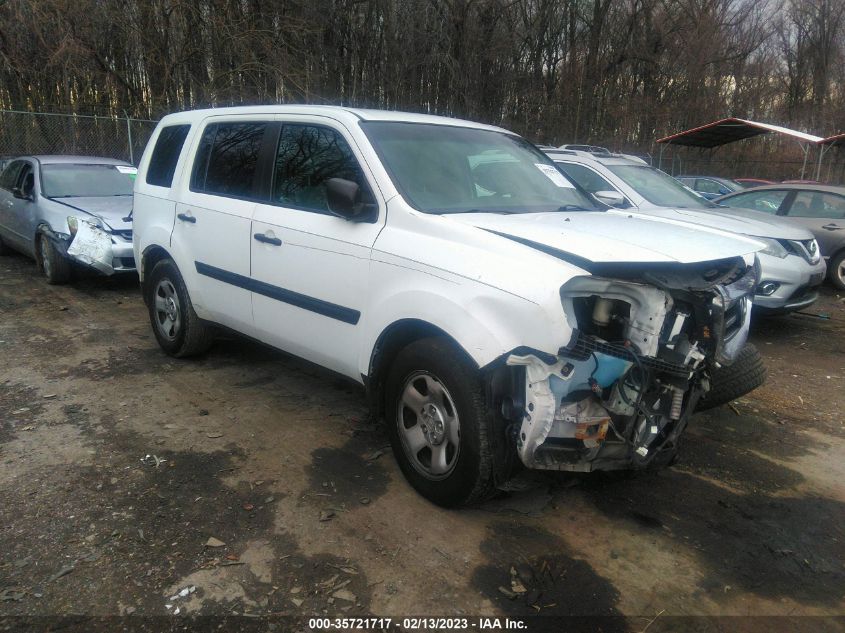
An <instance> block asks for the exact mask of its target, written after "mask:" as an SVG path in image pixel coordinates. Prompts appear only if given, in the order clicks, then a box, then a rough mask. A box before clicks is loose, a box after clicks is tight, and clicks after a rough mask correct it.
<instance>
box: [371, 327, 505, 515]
mask: <svg viewBox="0 0 845 633" xmlns="http://www.w3.org/2000/svg"><path fill="white" fill-rule="evenodd" d="M385 420H386V422H387V429H388V435H389V436H390V443H391V445H392V446H393V452H394V454H395V455H396V460H397V461H398V463H399V467H400V468H401V469H402V472H403V474H404V475H405V477H406V478H407V479H408V481H409V482H410V483H411V485H412V486H413V487H414V488H415V489H416V490H417V491H418V492H419V493H420V494H422V495H423V496H424V497H426V498H427V499H429V500H430V501H433V502H434V503H436V504H438V505H442V506H446V507H455V506H460V505H467V504H472V503H477V502H479V501H482V500H484V499H485V498H487V497H489V496H490V495H491V494H492V493H493V492H494V491H495V486H494V482H495V477H496V473H497V471H498V469H499V465H498V464H497V461H498V460H497V459H496V457H495V453H496V451H494V450H493V443H494V441H495V438H494V433H495V432H496V428H497V424H496V417H495V414H494V413H493V412H492V411H490V410H488V407H487V406H486V400H485V393H484V386H483V383H482V380H481V377H480V375H479V373H478V370H477V368H475V367H474V366H473V365H472V363H471V362H470V361H469V359H467V358H466V357H465V356H464V354H463V353H461V352H460V351H459V350H457V349H455V347H454V345H453V344H451V343H450V342H449V341H447V340H446V339H443V338H426V339H421V340H419V341H415V342H414V343H411V344H410V345H408V346H407V347H405V348H404V349H402V350H401V351H400V352H399V354H398V355H397V357H396V360H395V361H394V362H393V365H392V366H391V367H390V371H389V375H388V378H387V381H386V384H385Z"/></svg>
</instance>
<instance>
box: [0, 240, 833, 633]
mask: <svg viewBox="0 0 845 633" xmlns="http://www.w3.org/2000/svg"><path fill="white" fill-rule="evenodd" d="M808 312H809V313H811V314H798V315H792V316H789V317H782V318H776V319H770V320H766V321H760V322H758V323H757V324H756V325H755V327H754V331H753V334H752V340H753V341H754V342H755V343H756V344H757V345H758V347H759V348H760V350H761V351H762V352H763V354H764V356H765V359H766V361H767V364H768V367H769V380H768V383H767V384H766V386H764V387H763V388H761V389H759V390H757V391H756V392H754V393H753V394H751V395H749V396H747V397H745V398H743V399H742V400H740V401H738V402H736V403H734V405H732V406H730V407H727V406H726V407H722V408H720V409H718V410H715V411H713V412H711V413H706V414H699V415H697V416H696V417H695V418H694V420H693V422H692V424H691V429H690V432H689V433H688V435H687V438H686V443H685V444H684V445H683V448H682V453H681V459H680V461H679V463H678V464H677V465H675V466H674V467H673V468H671V469H668V470H665V471H662V472H660V473H656V474H647V475H641V476H637V477H619V476H616V477H609V476H602V475H591V476H579V477H575V476H560V475H543V474H540V475H537V476H532V477H524V478H523V479H522V480H521V482H520V483H521V484H522V488H523V489H522V490H519V491H512V492H508V493H504V494H503V495H502V496H501V497H500V498H498V499H495V500H493V501H491V502H489V503H488V504H487V505H485V506H484V507H482V508H477V509H471V510H461V511H447V510H443V509H440V508H437V507H435V506H432V505H431V504H430V503H428V502H426V501H425V500H424V499H422V498H421V497H419V496H418V495H417V494H415V493H414V492H413V490H412V489H411V488H410V487H409V486H408V485H407V484H406V483H405V481H404V479H403V478H402V476H401V474H400V472H399V470H398V468H397V466H396V464H395V462H394V460H393V457H392V455H391V453H390V451H389V449H388V448H387V441H386V437H385V435H384V434H383V432H382V430H381V429H380V428H379V427H378V426H377V425H374V424H373V423H371V422H370V420H369V419H368V414H367V409H366V403H365V400H364V397H363V393H362V392H360V391H359V390H358V389H356V388H355V386H354V385H351V384H348V383H346V382H344V381H343V380H340V379H338V378H337V377H335V376H333V375H331V374H329V373H327V372H324V371H322V370H320V369H318V368H315V367H313V366H311V365H308V364H306V363H303V362H301V361H298V360H296V359H292V358H289V357H287V356H285V355H283V354H281V353H276V352H274V351H271V350H268V349H265V348H262V347H260V346H258V345H255V344H253V343H249V342H245V341H243V340H237V339H230V340H223V341H220V342H219V343H218V344H217V345H216V346H215V347H214V348H213V349H212V351H211V352H209V353H208V354H207V355H206V356H204V357H203V358H201V359H198V360H186V361H177V360H174V359H171V358H169V357H167V356H165V355H164V354H163V353H162V352H161V351H160V350H159V348H158V346H157V344H156V342H155V339H154V338H153V336H152V333H151V331H150V326H149V323H148V320H147V316H146V311H145V308H144V306H143V303H142V301H141V299H140V294H139V291H138V288H137V279H136V278H124V279H101V278H85V279H81V280H77V281H76V282H75V283H74V284H73V285H70V286H66V287H53V286H48V285H47V284H46V282H45V281H44V280H43V278H41V277H40V276H39V275H38V274H37V272H36V270H35V266H34V264H33V263H32V262H30V261H29V260H27V259H25V258H23V257H19V256H9V257H4V258H2V259H0V361H2V362H0V630H2V629H3V628H5V629H6V630H15V629H16V627H17V626H18V625H19V624H20V623H21V622H24V621H26V619H25V618H23V619H22V618H17V617H15V616H51V615H64V616H70V615H85V616H114V615H127V614H135V615H138V616H142V615H143V616H159V617H160V618H161V620H160V621H165V620H164V619H165V618H170V619H174V618H186V617H187V618H190V617H191V615H192V614H201V615H211V616H243V615H246V616H264V615H279V614H293V615H309V616H310V615H323V614H329V615H332V616H335V615H359V614H365V615H378V616H392V617H394V618H395V617H401V616H406V615H443V616H460V615H464V616H479V615H489V616H497V615H498V616H516V617H522V616H533V615H536V614H539V615H541V616H543V615H549V616H560V615H565V616H590V617H593V616H606V618H605V619H602V620H597V619H593V620H587V622H589V623H590V625H591V626H592V625H596V626H597V627H598V628H601V630H604V631H643V630H644V629H646V628H647V629H648V630H649V631H650V632H654V631H669V630H736V628H737V627H738V625H739V623H740V622H744V623H745V625H748V626H750V627H751V628H753V629H754V630H766V631H773V630H806V631H820V630H842V629H843V628H845V627H844V626H843V625H845V620H843V619H842V616H843V615H845V484H843V481H845V418H844V417H843V412H842V410H843V404H845V397H843V388H845V299H843V298H840V296H838V295H837V294H836V292H835V291H834V290H833V289H832V288H830V287H825V289H824V296H823V298H822V299H821V300H820V301H819V302H818V303H817V304H816V305H815V306H813V307H812V308H811V309H809V310H808ZM813 315H822V316H824V317H826V318H821V317H820V316H813ZM514 583H516V584H514ZM519 585H522V587H519ZM515 587H516V588H517V589H524V591H517V592H515V593H514V592H512V590H513V589H514V588H515ZM183 590H186V591H183ZM180 591H181V592H182V593H184V594H185V595H180ZM691 616H757V617H756V618H751V619H748V620H745V619H743V618H738V619H735V620H730V621H731V622H733V624H731V625H729V626H723V624H724V623H725V622H726V621H728V620H726V619H724V618H721V619H716V620H709V619H707V618H703V617H691ZM761 616H779V617H774V618H771V619H767V618H763V617H761ZM784 616H790V617H791V619H785V618H784ZM806 616H816V617H806ZM567 621H568V622H576V621H577V620H576V619H572V620H567ZM535 622H536V621H535ZM549 622H558V623H559V622H561V621H560V620H557V621H555V620H549ZM708 623H709V624H708ZM787 623H788V624H787ZM711 625H712V626H714V627H716V628H707V626H711ZM556 626H559V625H556ZM719 627H721V628H719ZM780 627H785V628H780ZM533 628H535V629H536V627H533ZM555 630H566V629H565V627H564V628H558V629H555Z"/></svg>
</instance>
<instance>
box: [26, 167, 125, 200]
mask: <svg viewBox="0 0 845 633" xmlns="http://www.w3.org/2000/svg"><path fill="white" fill-rule="evenodd" d="M136 173H137V171H136V169H135V168H134V167H130V166H129V165H88V164H85V165H83V164H76V165H74V164H72V163H61V164H58V163H57V164H53V165H44V166H43V167H42V168H41V188H42V190H43V193H44V195H45V196H46V197H48V198H83V197H84V198H87V197H97V196H131V195H132V186H133V184H134V182H135V174H136Z"/></svg>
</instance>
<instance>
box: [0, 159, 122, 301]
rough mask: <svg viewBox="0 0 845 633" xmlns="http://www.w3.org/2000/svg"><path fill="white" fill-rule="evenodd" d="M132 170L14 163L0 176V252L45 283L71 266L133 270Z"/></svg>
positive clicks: (84, 163)
mask: <svg viewBox="0 0 845 633" xmlns="http://www.w3.org/2000/svg"><path fill="white" fill-rule="evenodd" d="M136 173H137V170H136V169H135V168H134V167H133V166H132V165H130V164H129V163H126V162H124V161H120V160H114V159H112V158H101V157H97V156H21V157H18V158H15V159H13V160H12V161H10V162H9V164H8V165H7V166H6V168H5V169H4V170H3V172H2V173H0V253H2V252H3V251H4V250H6V249H9V248H11V249H15V250H17V251H20V252H22V253H25V254H26V255H29V256H30V257H33V258H34V259H35V261H36V262H37V263H38V266H39V268H40V269H41V271H42V272H43V273H44V275H45V276H46V277H47V281H48V283H51V284H60V283H65V282H67V281H68V280H69V279H70V275H71V263H72V262H75V263H78V264H83V265H85V266H87V267H90V268H92V269H94V270H96V271H98V272H100V273H102V274H105V275H111V274H113V273H116V272H129V271H133V270H135V260H134V256H133V254H132V218H131V217H130V216H131V212H132V187H133V185H134V177H135V174H136Z"/></svg>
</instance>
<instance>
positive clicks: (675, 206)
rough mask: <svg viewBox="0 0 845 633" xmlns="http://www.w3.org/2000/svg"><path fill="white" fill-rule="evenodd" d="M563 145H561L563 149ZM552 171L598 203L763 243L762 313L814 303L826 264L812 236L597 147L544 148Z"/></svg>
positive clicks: (758, 298) (758, 294) (758, 297)
mask: <svg viewBox="0 0 845 633" xmlns="http://www.w3.org/2000/svg"><path fill="white" fill-rule="evenodd" d="M565 147H566V146H565ZM544 151H545V152H546V154H547V155H548V156H549V157H550V158H551V159H552V160H553V161H554V162H555V164H556V165H557V167H558V169H560V171H561V172H563V173H564V174H566V176H567V177H569V178H570V179H571V180H573V181H574V182H576V183H578V185H580V186H581V187H582V188H583V189H584V190H586V191H587V192H589V193H591V194H592V195H593V196H595V197H596V198H597V199H598V200H601V201H602V202H605V203H607V204H609V205H611V206H613V207H616V208H618V209H622V210H624V211H626V212H628V213H637V214H642V215H647V216H649V217H654V218H660V219H663V220H667V221H682V222H688V223H692V224H697V225H700V226H702V227H707V228H712V229H718V230H723V231H731V232H734V233H738V234H741V235H747V236H750V237H753V238H754V239H757V240H759V241H761V242H763V243H764V244H765V245H766V248H765V250H763V251H761V252H760V253H758V257H759V258H760V267H761V277H760V283H759V284H758V286H757V288H756V290H755V296H754V306H755V308H756V309H758V310H759V311H761V312H765V313H785V312H791V311H795V310H802V309H805V308H807V307H809V306H810V305H812V304H813V303H814V302H815V301H816V299H818V286H819V285H820V284H821V283H822V282H823V281H824V278H825V271H826V266H825V263H824V261H823V259H822V257H821V253H820V251H819V245H818V242H817V241H816V239H815V238H814V237H813V234H812V233H810V231H808V230H807V229H806V228H804V227H802V226H800V225H798V224H796V223H793V222H790V221H788V220H782V219H779V218H776V217H773V216H771V215H768V214H765V213H759V212H755V211H744V210H738V209H730V210H727V209H722V208H720V207H719V206H718V205H716V204H713V203H711V202H709V201H708V200H705V199H704V198H703V197H701V196H699V195H698V194H696V193H694V192H693V191H692V190H690V189H689V188H687V187H685V186H684V185H682V184H681V183H680V182H678V181H677V180H675V179H674V178H672V177H671V176H669V175H668V174H666V173H665V172H662V171H660V170H659V169H656V168H654V167H651V166H649V165H648V164H647V163H646V162H645V161H643V160H641V159H639V158H636V157H633V156H627V155H624V154H612V153H610V152H608V151H607V150H603V151H602V150H601V148H594V149H593V151H583V150H572V149H568V148H567V149H562V148H559V149H550V148H544Z"/></svg>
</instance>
